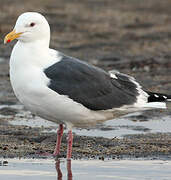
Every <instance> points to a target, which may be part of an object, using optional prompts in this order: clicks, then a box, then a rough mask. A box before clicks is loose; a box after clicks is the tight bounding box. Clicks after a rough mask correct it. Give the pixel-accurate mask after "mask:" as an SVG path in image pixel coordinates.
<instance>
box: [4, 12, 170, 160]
mask: <svg viewBox="0 0 171 180" xmlns="http://www.w3.org/2000/svg"><path fill="white" fill-rule="evenodd" d="M14 39H17V40H18V41H17V43H16V44H15V46H14V48H13V50H12V53H11V56H10V63H9V64H10V81H11V85H12V88H13V90H14V93H15V95H16V97H17V98H18V99H19V101H20V102H21V103H22V104H24V106H25V107H26V108H27V109H28V110H30V111H31V112H32V113H33V114H36V115H38V116H40V117H42V118H44V119H47V120H49V121H53V122H55V123H57V124H59V128H58V130H57V141H56V146H55V150H54V153H53V155H54V156H59V154H60V145H61V138H62V135H63V128H64V127H63V126H64V125H65V126H66V127H67V129H68V145H67V159H71V157H72V142H73V135H72V128H73V127H87V126H88V127H90V126H93V125H95V124H97V123H99V122H104V121H106V120H111V119H113V118H115V117H117V116H120V115H123V114H127V113H129V112H133V111H137V110H144V109H150V108H166V102H167V101H170V100H171V96H169V95H166V94H159V93H153V92H148V91H144V90H143V89H142V87H141V85H140V84H139V83H138V82H136V80H135V79H134V78H133V77H131V76H128V75H126V74H122V73H120V72H118V71H115V70H113V71H110V72H106V71H104V70H103V69H100V68H98V67H95V66H93V65H90V64H88V63H86V62H83V61H81V60H79V59H77V58H74V57H70V56H67V55H65V54H63V53H61V52H59V51H56V50H54V49H51V48H50V47H49V43H50V26H49V24H48V22H47V20H46V19H45V17H44V16H43V15H41V14H40V13H37V12H25V13H23V14H21V15H20V16H19V17H18V19H17V21H16V24H15V26H14V28H13V30H12V32H10V33H9V34H7V35H6V36H5V38H4V43H9V42H11V41H13V40H14Z"/></svg>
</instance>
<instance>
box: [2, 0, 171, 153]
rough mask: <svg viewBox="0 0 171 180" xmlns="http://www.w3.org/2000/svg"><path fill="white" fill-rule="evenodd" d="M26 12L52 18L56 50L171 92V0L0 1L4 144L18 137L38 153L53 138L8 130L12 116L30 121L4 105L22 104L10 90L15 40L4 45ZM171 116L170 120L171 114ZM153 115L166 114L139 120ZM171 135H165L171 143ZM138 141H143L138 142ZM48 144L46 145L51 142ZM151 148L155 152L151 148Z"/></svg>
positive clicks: (51, 23)
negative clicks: (10, 65)
mask: <svg viewBox="0 0 171 180" xmlns="http://www.w3.org/2000/svg"><path fill="white" fill-rule="evenodd" d="M26 11H36V12H40V13H42V14H43V15H44V16H45V17H46V18H47V20H48V22H49V24H50V27H51V44H50V46H51V47H52V48H55V49H56V50H59V51H62V52H63V53H66V54H68V55H70V56H74V57H77V58H80V59H82V60H84V61H87V62H89V63H91V64H93V65H96V66H99V67H101V68H103V69H105V70H112V69H117V70H119V71H121V72H123V73H127V74H129V75H132V76H134V77H135V78H136V79H137V80H138V81H139V82H140V83H141V84H142V85H143V87H144V88H145V89H146V90H147V89H148V90H151V91H156V92H161V93H168V94H171V1H170V0H148V1H147V0H146V1H143V0H29V1H26V0H0V106H1V108H0V116H2V115H4V116H3V118H1V121H0V122H1V123H0V129H1V130H0V134H2V135H3V136H0V140H1V141H2V142H4V143H6V142H10V141H12V142H11V143H9V144H10V145H11V144H12V143H13V142H14V140H13V139H11V138H16V142H17V143H18V142H21V141H23V143H25V142H26V140H28V142H29V143H30V144H31V143H32V144H33V146H35V145H34V143H35V142H36V143H37V144H38V145H37V147H36V148H37V149H38V148H39V147H40V144H39V143H41V142H43V141H44V139H45V137H47V139H48V135H47V134H46V135H42V136H41V137H39V138H37V139H36V136H37V134H38V133H39V131H38V129H36V128H35V129H34V128H32V131H29V130H28V129H29V128H28V127H26V126H22V128H23V130H22V131H21V129H22V128H21V127H20V129H19V127H18V126H17V128H16V127H15V126H9V125H8V126H7V125H6V126H4V124H5V123H6V119H7V116H8V118H9V119H10V120H13V119H14V117H16V118H19V117H20V116H21V117H22V118H25V114H24V113H25V112H23V114H22V115H21V113H20V111H19V113H20V114H19V113H18V110H16V109H17V108H9V107H6V106H5V107H4V106H3V105H15V104H16V103H17V102H18V100H16V98H15V96H14V94H13V91H12V89H11V85H10V81H9V73H8V70H9V65H8V62H9V56H10V53H11V50H12V47H13V45H14V44H15V43H16V41H15V42H12V43H10V44H7V45H4V44H3V38H4V36H5V35H6V34H7V33H8V32H9V31H11V30H12V29H13V27H14V25H15V22H16V19H17V17H18V16H19V15H20V14H22V13H23V12H26ZM2 107H3V108H2ZM157 111H158V110H157ZM18 114H19V115H18ZM168 114H169V118H168V119H170V117H171V113H170V112H168ZM168 114H167V113H166V115H168ZM9 115H11V116H9ZM16 115H17V116H16ZM154 115H155V116H157V117H163V116H164V114H163V113H160V112H156V111H154V113H153V114H152V115H149V114H147V113H146V114H145V115H143V116H140V117H139V118H144V117H145V120H144V119H143V120H144V121H147V120H146V119H150V120H151V119H152V117H153V116H154ZM31 118H32V117H31ZM31 118H30V119H31ZM131 118H132V117H131ZM4 119H5V120H4ZM26 119H28V118H26ZM132 119H133V118H132ZM158 119H160V118H158ZM135 121H137V116H136V117H135ZM163 121H164V120H163ZM2 122H3V123H4V124H3V123H2ZM168 122H170V121H168ZM40 124H41V123H40ZM165 124H166V126H167V123H165ZM152 126H153V125H152ZM158 126H159V127H160V124H159V125H158ZM8 128H9V129H8ZM27 128H28V129H27ZM4 129H5V130H4ZM27 130H28V131H27ZM161 131H162V132H163V129H162V130H161ZM140 132H142V131H140ZM10 133H11V136H10ZM28 133H30V134H29V136H28ZM40 134H41V133H40ZM40 134H39V135H40ZM14 135H15V136H14ZM167 135H168V134H167ZM170 136H171V134H170ZM170 136H164V137H165V138H167V137H168V139H169V141H170ZM4 137H5V138H7V137H8V139H7V140H6V139H5V138H4ZM156 137H158V136H156ZM18 138H19V141H18ZM51 138H52V139H53V142H52V146H50V145H49V149H51V151H52V149H53V145H54V142H55V137H54V134H52V135H51ZM138 140H139V137H138V138H137V139H136V142H137V141H138ZM32 141H33V142H32ZM153 141H154V139H152V142H153ZM47 142H48V143H49V139H48V140H47ZM134 142H135V141H134ZM162 142H163V140H162ZM164 142H166V144H165V146H167V145H168V148H169V150H168V152H171V147H170V146H169V143H167V141H164ZM30 144H29V148H30V149H31V147H32V144H31V145H30ZM44 144H45V147H46V145H47V143H46V142H45V143H44ZM124 144H125V142H124ZM140 144H141V142H140ZM19 146H20V145H19ZM17 147H18V146H17V145H14V146H13V149H14V151H17V149H15V148H17ZM92 147H93V146H92ZM36 148H35V147H33V148H32V149H31V150H30V152H31V153H32V151H36V150H37V149H36ZM27 149H28V147H27ZM81 149H83V148H81ZM125 149H126V150H127V147H125ZM147 149H149V150H151V147H150V148H147ZM1 150H2V153H5V152H6V150H8V148H7V147H6V145H5V144H4V145H2V148H1ZM18 151H19V152H20V151H21V150H20V149H19V150H18ZM157 152H158V150H157Z"/></svg>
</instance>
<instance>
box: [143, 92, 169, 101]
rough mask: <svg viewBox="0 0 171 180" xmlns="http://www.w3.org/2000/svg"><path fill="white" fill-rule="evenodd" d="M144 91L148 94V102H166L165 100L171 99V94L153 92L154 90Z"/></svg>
mask: <svg viewBox="0 0 171 180" xmlns="http://www.w3.org/2000/svg"><path fill="white" fill-rule="evenodd" d="M146 93H147V94H148V95H149V97H148V102H167V101H171V95H167V94H161V93H155V92H149V91H146Z"/></svg>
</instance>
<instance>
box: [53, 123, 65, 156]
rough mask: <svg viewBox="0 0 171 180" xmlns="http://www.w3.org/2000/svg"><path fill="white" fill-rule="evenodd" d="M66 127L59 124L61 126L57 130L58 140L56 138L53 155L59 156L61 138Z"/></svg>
mask: <svg viewBox="0 0 171 180" xmlns="http://www.w3.org/2000/svg"><path fill="white" fill-rule="evenodd" d="M63 131H64V127H63V124H60V125H59V128H58V130H57V140H56V146H55V150H54V153H53V155H54V156H58V155H59V153H60V146H61V140H62V135H63Z"/></svg>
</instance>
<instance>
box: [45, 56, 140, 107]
mask: <svg viewBox="0 0 171 180" xmlns="http://www.w3.org/2000/svg"><path fill="white" fill-rule="evenodd" d="M44 73H45V74H46V76H47V77H48V78H49V79H50V83H49V84H48V87H49V88H51V89H52V90H54V91H56V92H57V93H58V94H61V95H67V96H68V97H69V98H71V99H73V100H74V101H76V102H78V103H81V104H83V105H84V106H85V107H87V108H89V109H91V110H107V109H112V108H119V107H121V106H123V105H131V104H134V103H135V102H136V100H137V96H138V90H137V85H136V84H135V83H134V82H133V81H131V80H130V78H129V77H128V76H126V75H123V74H119V73H117V74H116V77H117V78H112V77H111V76H110V74H109V73H107V72H105V71H103V70H102V69H100V68H97V67H94V66H92V65H89V64H87V63H84V62H82V61H80V60H78V59H75V58H71V57H67V56H64V55H62V59H61V61H59V62H57V63H56V64H54V65H52V66H50V67H48V68H47V69H45V70H44Z"/></svg>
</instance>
